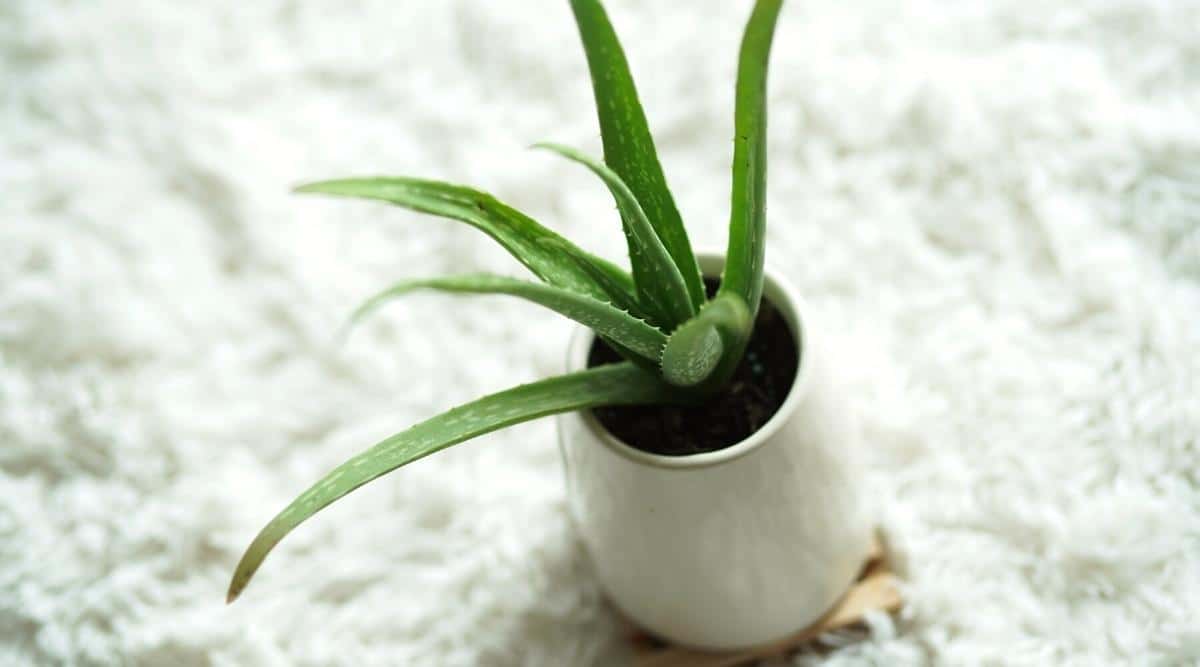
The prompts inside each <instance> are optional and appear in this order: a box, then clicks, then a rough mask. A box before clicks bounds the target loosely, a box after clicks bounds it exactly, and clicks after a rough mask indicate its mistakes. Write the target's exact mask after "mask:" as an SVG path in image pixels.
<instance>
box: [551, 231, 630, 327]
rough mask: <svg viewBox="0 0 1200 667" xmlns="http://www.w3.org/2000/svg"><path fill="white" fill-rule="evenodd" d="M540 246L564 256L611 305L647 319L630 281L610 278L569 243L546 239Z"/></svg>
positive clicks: (617, 277) (589, 256) (601, 268)
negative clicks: (586, 276)
mask: <svg viewBox="0 0 1200 667" xmlns="http://www.w3.org/2000/svg"><path fill="white" fill-rule="evenodd" d="M542 245H544V246H546V247H548V248H552V249H554V250H556V251H558V252H561V253H563V254H564V255H566V256H567V257H568V258H570V260H571V261H572V262H575V265H576V266H578V267H579V269H580V270H581V271H583V272H584V273H586V274H588V276H589V277H590V278H591V279H592V280H594V281H596V284H597V285H599V286H600V288H601V289H603V290H604V293H605V295H607V296H608V300H609V301H610V302H611V303H612V305H614V306H616V307H617V308H620V309H621V310H624V311H626V312H628V313H629V314H631V315H634V316H636V317H639V318H641V319H647V315H648V313H646V311H645V309H643V308H642V304H640V303H638V298H637V294H635V293H634V290H635V289H636V287H635V286H634V284H633V281H632V280H629V281H628V282H626V281H625V280H622V279H621V278H622V276H616V277H614V276H612V275H611V274H609V273H608V272H607V271H605V270H604V267H602V266H599V265H597V264H596V263H595V262H593V261H592V256H591V255H589V254H588V253H586V252H583V251H582V250H580V249H579V247H578V246H575V245H572V244H570V243H561V242H559V241H558V240H557V239H546V240H545V241H543V242H542ZM623 277H624V278H626V279H627V278H629V274H623Z"/></svg>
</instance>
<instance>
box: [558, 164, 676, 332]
mask: <svg viewBox="0 0 1200 667" xmlns="http://www.w3.org/2000/svg"><path fill="white" fill-rule="evenodd" d="M534 148H543V149H546V150H549V151H553V152H555V153H558V154H559V155H561V156H563V157H565V158H567V159H568V160H571V161H573V162H578V163H579V164H581V165H583V166H585V167H587V168H588V169H590V170H591V171H592V173H594V174H596V176H598V177H600V180H602V181H604V184H605V185H606V186H608V190H609V192H611V193H612V196H613V199H615V200H616V202H617V208H618V209H619V210H620V211H621V220H622V222H623V227H624V229H625V235H626V237H627V238H628V241H629V263H630V265H631V266H632V267H633V283H634V285H635V287H636V288H637V292H638V296H639V297H640V298H641V300H642V302H643V303H647V304H653V305H654V306H656V307H657V309H658V310H659V312H658V313H656V314H657V315H658V316H659V318H661V319H662V320H663V321H662V324H663V325H664V327H665V328H666V329H667V330H668V331H670V330H673V329H674V328H675V327H676V326H678V325H680V324H682V323H683V322H686V321H687V320H688V319H690V318H691V317H692V315H695V314H696V309H695V308H694V307H693V306H692V301H691V297H690V295H689V294H688V289H687V285H686V284H685V283H684V280H683V274H681V273H680V272H679V267H678V266H676V265H675V260H673V259H672V258H671V253H670V252H668V251H667V248H666V246H664V245H663V242H662V240H661V239H660V238H659V237H658V234H657V232H655V231H654V227H653V226H652V225H651V224H650V221H649V219H647V218H646V213H645V211H643V210H642V207H641V205H640V204H638V200H637V198H636V197H634V195H633V191H631V190H630V189H629V186H628V185H626V184H625V182H624V181H623V180H621V177H620V176H618V175H617V173H616V172H614V171H613V170H612V169H609V168H608V167H606V166H604V165H603V164H601V163H600V162H599V161H597V160H594V159H592V158H590V157H588V156H587V155H584V154H583V153H581V152H579V151H577V150H575V149H573V148H569V147H567V146H560V145H558V144H552V143H540V144H535V145H534Z"/></svg>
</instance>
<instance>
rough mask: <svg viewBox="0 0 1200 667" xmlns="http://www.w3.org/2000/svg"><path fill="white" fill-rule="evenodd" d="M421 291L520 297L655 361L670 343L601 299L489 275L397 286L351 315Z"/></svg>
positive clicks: (358, 317) (362, 314) (357, 317)
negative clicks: (414, 291) (666, 344)
mask: <svg viewBox="0 0 1200 667" xmlns="http://www.w3.org/2000/svg"><path fill="white" fill-rule="evenodd" d="M417 289H433V290H440V291H443V292H457V293H465V294H507V295H510V296H518V297H521V298H524V299H527V300H529V301H532V302H534V303H536V304H538V305H541V306H545V307H546V308H549V309H551V310H553V311H555V312H558V313H560V314H562V315H565V316H566V317H569V318H571V319H573V320H575V321H576V322H579V323H580V324H583V325H584V326H587V327H588V328H590V329H592V330H593V331H595V332H596V334H597V335H599V336H603V337H604V338H606V339H608V340H611V341H614V342H616V343H619V344H620V345H622V346H623V347H625V348H626V349H628V350H630V351H632V352H634V353H636V354H638V355H640V356H642V357H644V358H646V359H649V360H651V361H658V359H659V357H660V356H661V354H662V348H663V345H664V344H665V343H666V342H667V337H666V335H665V334H664V333H663V332H661V331H659V330H658V329H655V328H654V327H652V326H650V325H649V324H647V323H646V322H644V321H642V320H639V319H638V318H636V317H634V316H633V315H630V314H629V313H627V312H625V311H623V310H620V309H619V308H616V307H615V306H613V305H611V304H609V303H606V302H604V301H601V300H599V299H596V298H593V297H590V296H586V295H583V294H578V293H575V292H572V291H570V290H565V289H562V288H561V287H553V286H550V285H542V284H539V283H532V282H527V281H524V280H515V279H513V278H505V277H503V276H493V275H487V274H473V275H465V276H447V277H443V278H424V279H418V280H407V281H404V282H401V283H397V284H396V285H393V286H392V287H389V288H388V289H386V290H384V291H383V292H380V293H379V294H377V295H375V296H373V297H371V298H370V299H368V300H367V301H366V302H365V303H364V304H363V305H361V306H359V307H358V309H356V310H355V311H354V314H353V315H351V317H350V321H351V323H354V322H358V321H360V320H361V319H362V318H363V317H365V316H366V315H367V314H369V313H371V312H372V311H374V310H376V309H377V308H379V307H380V306H382V305H383V304H384V303H387V302H388V301H390V300H392V299H394V298H396V297H398V296H400V295H402V294H405V293H407V292H411V291H413V290H417Z"/></svg>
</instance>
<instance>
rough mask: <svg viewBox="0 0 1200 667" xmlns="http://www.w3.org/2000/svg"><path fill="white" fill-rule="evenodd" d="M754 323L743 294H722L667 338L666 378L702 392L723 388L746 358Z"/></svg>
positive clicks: (664, 371)
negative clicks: (744, 353)
mask: <svg viewBox="0 0 1200 667" xmlns="http://www.w3.org/2000/svg"><path fill="white" fill-rule="evenodd" d="M753 325H754V318H753V317H752V316H751V315H750V309H749V308H748V307H747V306H746V304H745V302H743V301H742V299H741V297H739V296H737V295H735V294H718V295H717V296H716V297H715V298H714V299H713V300H712V301H709V302H708V303H706V304H705V305H704V308H701V309H700V313H699V314H698V315H696V317H694V318H692V319H691V320H688V321H687V322H685V323H684V324H683V325H682V326H680V327H679V328H678V329H676V330H675V331H674V333H672V334H671V336H670V337H669V338H668V339H667V345H666V347H664V348H663V354H662V375H663V379H665V380H666V381H667V382H669V383H670V384H672V385H674V386H677V387H681V388H686V389H691V390H694V391H696V392H698V393H707V392H709V391H715V390H717V389H719V388H721V387H723V386H724V385H725V384H726V383H727V382H728V381H729V378H730V377H732V376H733V372H734V371H735V370H736V369H737V365H738V363H739V362H740V361H741V359H742V352H743V351H744V350H745V347H746V342H747V341H748V340H749V339H750V333H751V331H752V329H753Z"/></svg>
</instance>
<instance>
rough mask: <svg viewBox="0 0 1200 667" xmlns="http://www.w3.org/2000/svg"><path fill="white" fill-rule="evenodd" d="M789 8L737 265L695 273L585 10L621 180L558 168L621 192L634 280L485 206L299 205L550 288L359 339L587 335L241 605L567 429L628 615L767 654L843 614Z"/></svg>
mask: <svg viewBox="0 0 1200 667" xmlns="http://www.w3.org/2000/svg"><path fill="white" fill-rule="evenodd" d="M781 4H782V0H758V1H757V2H756V4H755V6H754V9H753V12H752V14H751V16H750V19H749V22H748V23H747V26H746V30H745V34H744V36H743V40H742V44H741V51H740V55H739V61H738V74H737V85H736V105H735V107H736V108H735V129H736V137H735V144H734V162H733V189H732V211H731V215H730V225H729V245H728V249H727V251H726V253H725V254H724V256H721V255H716V254H706V255H701V256H700V257H699V260H698V259H697V257H696V256H695V255H694V254H693V251H692V248H691V246H690V243H689V241H688V236H687V234H686V232H685V231H684V227H683V224H682V221H681V220H680V216H679V213H678V211H677V210H676V207H675V204H674V201H673V199H672V197H671V193H670V191H669V190H668V188H667V184H666V180H665V178H664V176H663V172H662V168H661V166H660V165H659V161H658V157H657V155H656V153H655V149H654V142H653V140H652V138H651V135H650V131H649V128H648V127H647V124H646V119H645V115H644V114H643V112H642V108H641V105H640V103H639V101H638V97H637V92H636V90H635V88H634V84H633V79H632V76H631V75H630V72H629V68H628V65H627V63H626V60H625V56H624V53H623V51H622V49H621V46H620V43H619V42H618V40H617V37H616V34H615V32H614V31H613V28H612V25H611V24H610V23H609V20H608V17H607V16H606V14H605V12H604V9H603V7H602V6H601V4H600V2H599V0H571V8H572V10H573V12H574V16H575V21H576V24H577V26H578V28H579V33H580V36H581V38H582V41H583V45H584V50H585V52H586V55H587V61H588V67H589V70H590V73H591V79H592V85H593V89H594V93H595V99H596V106H597V110H598V115H599V120H600V128H601V135H602V139H603V145H604V160H603V162H600V161H597V160H594V159H592V158H590V157H588V156H586V155H584V154H582V153H579V152H577V151H575V150H573V149H570V148H566V147H563V146H558V145H554V144H541V145H540V147H542V148H546V149H548V150H551V151H554V152H556V153H558V154H559V155H561V156H563V157H565V158H567V159H569V160H572V161H574V162H577V163H579V164H581V165H583V166H584V167H586V168H588V169H589V170H591V171H592V172H593V173H594V174H595V175H596V176H598V177H599V178H600V179H601V180H602V181H603V182H604V184H605V185H606V186H607V187H608V189H609V190H610V191H611V193H612V196H613V198H614V199H615V200H616V204H617V208H618V210H619V212H620V217H621V222H622V226H623V229H624V232H625V236H626V239H627V242H628V247H629V259H630V265H631V269H632V270H631V272H627V271H625V270H624V269H621V268H619V267H618V266H616V265H614V264H612V263H610V262H608V261H605V260H603V259H601V258H599V257H596V256H594V255H592V254H590V253H588V252H586V251H584V250H582V249H581V248H579V247H577V246H575V245H574V244H572V243H571V242H570V241H568V240H566V239H564V238H562V237H561V236H559V235H557V234H555V233H554V232H552V231H550V230H549V229H547V228H545V227H543V226H541V225H540V224H538V223H537V222H535V221H534V220H532V219H530V218H529V217H528V216H526V215H524V214H522V213H521V212H519V211H517V210H515V209H513V208H511V207H509V206H506V205H505V204H503V203H501V202H500V201H498V200H497V199H495V198H494V197H492V196H490V195H488V194H486V193H483V192H479V191H476V190H472V189H470V188H466V187H461V186H456V185H449V184H446V183H440V182H436V181H428V180H421V179H415V178H401V177H395V178H352V179H343V180H334V181H325V182H320V183H314V184H311V185H305V186H302V187H300V188H298V191H299V192H306V193H320V194H326V195H336V196H346V197H359V198H367V199H376V200H383V201H386V202H390V203H393V204H397V205H399V206H402V207H405V208H408V209H412V210H416V211H420V212H423V213H428V214H432V215H436V216H441V217H444V218H449V219H453V220H458V221H460V222H464V223H466V224H468V225H472V226H474V227H476V228H477V229H479V230H481V231H483V232H484V233H486V234H488V235H490V236H491V237H492V238H493V239H495V240H496V241H497V242H499V243H500V244H501V245H502V246H503V247H504V248H505V249H507V250H508V251H509V252H510V253H511V254H512V255H513V256H514V257H515V258H516V259H517V260H518V261H520V262H521V263H522V264H524V265H525V266H526V267H527V268H528V269H529V270H530V271H531V272H532V273H533V274H534V275H535V276H536V277H537V278H539V279H540V282H531V281H522V280H517V279H513V278H507V277H501V276H495V275H463V276H454V277H439V278H429V279H421V280H409V281H406V282H402V283H400V284H398V285H395V286H393V287H391V288H390V289H388V290H386V291H384V292H382V293H380V294H379V295H377V296H375V297H373V298H372V299H370V300H368V301H367V302H366V303H365V304H364V305H363V306H361V307H360V308H359V309H358V310H357V311H355V313H354V315H353V316H352V321H357V320H358V319H360V318H361V317H363V316H364V315H366V314H367V313H369V312H371V311H373V310H374V309H376V308H377V307H379V306H380V305H382V304H384V303H385V302H388V301H390V300H392V299H394V298H395V297H398V296H400V295H402V294H404V293H407V292H410V291H412V290H416V289H432V290H441V291H446V292H455V293H468V294H507V295H512V296H518V297H522V298H525V299H528V300H530V301H533V302H534V303H537V304H540V305H542V306H545V307H547V308H550V309H553V310H555V311H557V312H559V313H561V314H563V315H566V316H567V317H569V318H571V319H574V320H576V321H577V322H579V323H580V324H582V325H583V328H581V329H580V331H579V332H578V333H577V335H576V336H575V337H574V338H573V340H572V343H571V345H570V352H569V361H568V363H569V365H570V369H569V370H570V372H569V373H567V374H566V375H562V376H559V377H555V378H550V379H546V380H542V381H539V382H534V383H531V384H526V385H521V386H517V387H514V388H511V389H508V390H506V391H501V392H499V393H496V394H492V395H490V396H485V397H483V398H480V399H478V400H475V401H472V402H470V403H467V404H465V405H461V406H458V407H456V408H453V409H451V410H449V411H447V412H445V413H443V414H440V415H438V416H436V417H432V418H430V419H428V420H426V421H424V422H421V423H419V424H416V425H415V426H411V427H409V428H408V429H406V430H404V431H401V432H400V433H397V434H396V435H393V436H391V437H389V438H387V439H385V440H383V441H382V442H379V443H378V444H376V445H375V446H373V447H371V448H370V449H368V450H366V451H364V452H362V453H361V454H359V455H357V456H355V457H353V458H351V459H350V460H348V461H347V462H345V463H344V464H342V465H341V466H339V467H337V468H336V469H334V470H333V471H331V472H330V473H329V474H328V475H326V476H325V477H324V478H323V479H321V480H320V481H318V482H317V483H316V484H314V485H313V486H312V487H311V488H309V489H308V490H307V491H305V492H304V493H302V494H301V495H300V496H299V497H297V498H296V499H295V500H294V501H293V502H292V503H291V504H290V505H288V506H287V507H286V508H285V509H284V510H283V511H282V512H280V513H279V514H278V515H277V516H276V517H275V518H274V519H273V520H271V522H270V523H268V524H267V525H266V526H265V527H264V528H263V529H262V530H261V531H260V532H259V534H258V536H257V537H255V539H254V540H253V542H252V543H251V544H250V546H249V548H248V549H247V550H246V552H245V554H244V555H243V556H242V559H241V561H240V562H239V563H238V565H237V569H236V571H235V572H234V575H233V580H232V582H231V583H230V586H229V594H228V600H229V601H232V600H234V599H235V598H236V597H238V595H239V594H240V593H241V592H242V590H243V589H244V588H245V586H246V584H247V583H248V582H249V580H250V578H251V576H253V574H254V573H255V571H256V570H258V568H259V566H260V565H261V564H262V562H263V559H264V558H265V557H266V556H267V554H268V553H269V552H270V551H271V549H272V548H274V546H275V545H276V544H277V543H278V542H279V541H280V540H281V539H283V537H284V536H285V535H287V534H288V533H289V532H290V531H291V530H292V529H293V528H295V527H296V526H297V525H299V524H300V523H301V522H303V521H305V520H307V519H308V518H309V517H311V516H312V515H313V514H315V513H317V512H318V511H320V510H321V509H322V508H324V507H326V506H327V505H329V504H330V503H332V502H334V501H335V500H337V499H339V498H341V497H342V496H344V495H346V494H347V493H349V492H350V491H353V490H354V489H356V488H357V487H359V486H361V485H363V484H366V483H367V482H370V481H372V480H374V479H376V478H378V477H380V476H382V475H384V474H387V473H389V472H391V471H393V470H395V469H397V468H399V467H401V466H404V465H407V464H409V463H412V462H413V461H416V460H417V459H420V458H422V457H425V456H428V455H430V454H433V453H434V452H437V451H439V450H442V449H445V448H447V447H450V446H451V445H454V444H457V443H460V442H463V441H465V440H468V439H470V438H473V437H475V436H478V435H482V434H484V433H488V432H490V431H494V430H496V429H500V428H504V427H507V426H510V425H512V424H517V423H520V422H524V421H528V420H531V419H536V418H539V417H544V416H548V415H553V414H558V415H560V417H559V433H560V446H561V448H562V451H563V458H564V464H565V468H566V473H567V480H568V489H569V490H568V493H569V499H570V507H571V513H572V515H573V517H574V519H575V521H576V525H577V527H578V530H579V531H580V533H581V535H582V537H583V539H584V542H585V544H586V545H587V547H588V550H589V553H590V554H591V556H592V559H593V560H594V562H595V565H596V567H597V571H598V574H599V577H600V580H601V581H602V583H603V584H604V585H605V587H606V589H607V590H608V592H609V593H610V595H611V596H612V598H613V600H614V602H615V603H616V604H617V605H618V606H619V607H620V608H622V609H623V610H624V611H625V612H626V613H627V614H628V615H630V616H631V617H632V618H633V619H634V620H636V621H638V622H640V623H641V624H642V625H643V626H644V627H646V628H647V629H649V630H651V631H653V632H656V633H659V634H661V635H663V636H665V637H667V638H669V639H672V640H675V641H678V642H681V643H685V644H690V645H693V646H700V647H709V648H733V647H742V646H750V645H755V644H760V643H764V642H768V641H771V640H774V639H778V638H780V637H782V636H784V635H786V634H788V633H790V632H792V631H794V630H797V629H799V628H801V627H804V626H805V625H807V624H809V623H810V622H812V621H813V620H815V619H816V618H817V617H818V616H819V615H820V614H822V613H823V612H824V611H825V610H826V609H827V608H828V607H829V606H830V605H831V604H833V603H834V602H835V601H836V599H837V598H838V597H839V596H840V595H841V594H842V593H843V592H844V591H845V590H846V588H847V587H848V586H849V584H850V583H851V582H852V579H853V577H854V576H855V574H856V572H857V569H858V567H859V565H860V564H861V562H862V558H863V557H864V556H865V554H866V552H867V549H868V542H869V539H870V530H871V524H870V521H869V520H868V517H867V515H866V514H865V512H864V511H863V506H862V503H861V502H860V497H859V495H858V494H857V493H856V491H855V467H854V464H853V460H852V456H851V453H852V449H853V440H854V433H853V430H852V429H851V428H850V425H849V423H848V420H847V419H846V415H845V410H844V406H843V405H842V404H841V403H840V402H839V400H838V397H837V394H836V391H835V390H834V389H833V385H832V383H831V382H830V378H831V369H830V364H831V360H829V359H827V358H825V357H823V356H822V350H821V348H820V338H819V337H818V335H817V332H816V330H815V329H814V328H813V324H812V321H811V317H810V313H809V312H808V310H807V309H805V308H804V306H803V304H802V302H801V301H800V299H799V297H798V296H797V295H796V293H795V290H794V289H792V288H791V287H789V286H788V285H787V284H786V283H785V282H784V281H783V280H781V279H780V278H779V277H778V276H775V275H773V274H769V273H765V270H764V256H765V224H766V211H765V196H764V194H765V187H766V158H767V144H766V109H765V106H766V80H767V63H768V56H769V53H770V47H771V40H772V36H773V34H774V30H775V23H776V19H777V17H778V15H779V11H780V7H781Z"/></svg>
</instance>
